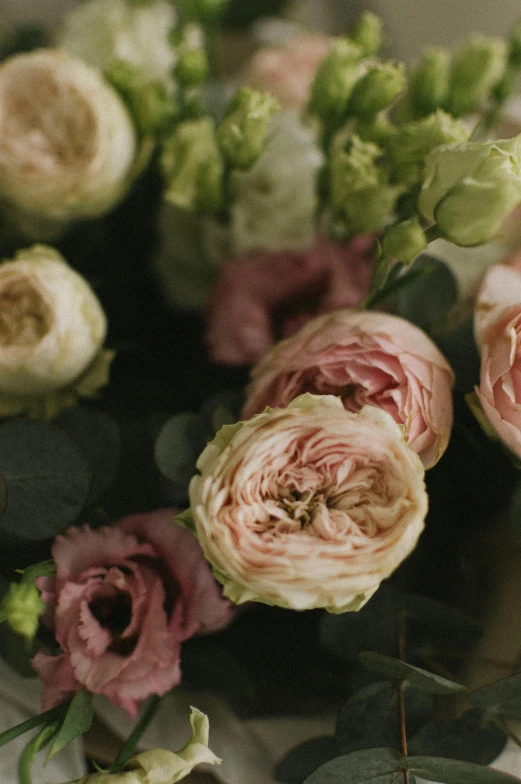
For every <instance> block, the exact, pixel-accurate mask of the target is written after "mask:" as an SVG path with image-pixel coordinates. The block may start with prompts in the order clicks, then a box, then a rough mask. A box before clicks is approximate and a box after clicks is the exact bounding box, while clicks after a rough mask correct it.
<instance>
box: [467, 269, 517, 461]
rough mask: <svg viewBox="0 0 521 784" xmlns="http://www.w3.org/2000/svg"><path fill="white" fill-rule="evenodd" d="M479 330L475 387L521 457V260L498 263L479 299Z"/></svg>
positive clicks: (493, 420) (498, 429)
mask: <svg viewBox="0 0 521 784" xmlns="http://www.w3.org/2000/svg"><path fill="white" fill-rule="evenodd" d="M474 328H475V336H476V342H477V344H478V347H479V349H480V352H481V374H480V383H479V388H478V389H477V390H476V391H477V394H478V397H479V400H480V403H481V406H482V408H483V411H484V412H485V414H486V416H487V419H488V420H489V422H490V423H491V425H492V426H493V428H494V430H495V431H496V433H497V434H498V436H499V437H500V438H501V440H502V441H503V442H504V443H505V444H506V445H507V446H508V447H509V448H510V449H511V450H512V451H513V452H514V453H515V454H516V455H517V456H518V457H521V386H520V378H521V258H520V257H519V256H517V257H515V258H514V259H512V263H511V264H496V265H495V266H494V267H491V269H490V270H489V271H488V273H487V274H486V276H485V278H484V280H483V283H482V285H481V288H480V291H479V293H478V296H477V299H476V306H475V316H474Z"/></svg>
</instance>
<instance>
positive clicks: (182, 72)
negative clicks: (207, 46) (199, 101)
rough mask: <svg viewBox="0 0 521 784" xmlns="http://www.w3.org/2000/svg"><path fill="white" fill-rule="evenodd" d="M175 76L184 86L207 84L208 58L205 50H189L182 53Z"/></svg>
mask: <svg viewBox="0 0 521 784" xmlns="http://www.w3.org/2000/svg"><path fill="white" fill-rule="evenodd" d="M174 76H175V77H176V79H177V81H178V82H179V83H180V84H181V85H183V86H184V85H193V84H201V83H202V82H205V81H206V79H207V77H208V56H207V54H206V52H205V51H204V49H187V50H186V51H185V52H181V54H180V57H179V60H178V61H177V63H176V66H175V69H174Z"/></svg>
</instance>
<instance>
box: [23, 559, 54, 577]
mask: <svg viewBox="0 0 521 784" xmlns="http://www.w3.org/2000/svg"><path fill="white" fill-rule="evenodd" d="M16 571H17V572H18V573H19V574H21V575H22V580H24V581H25V582H30V583H32V582H33V581H34V580H35V579H36V578H37V577H54V576H55V575H56V564H55V563H54V561H53V560H52V559H49V560H47V561H40V563H37V564H33V565H32V566H28V567H27V569H17V570H16Z"/></svg>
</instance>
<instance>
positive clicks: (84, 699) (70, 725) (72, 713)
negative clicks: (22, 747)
mask: <svg viewBox="0 0 521 784" xmlns="http://www.w3.org/2000/svg"><path fill="white" fill-rule="evenodd" d="M93 718H94V710H93V707H92V694H91V693H90V692H88V691H85V690H84V689H82V690H81V691H77V692H76V694H75V695H74V697H73V698H72V700H71V702H70V704H69V708H68V710H67V713H66V714H65V718H64V719H63V724H62V725H61V727H60V729H59V731H58V734H57V735H56V738H55V739H54V743H53V744H52V747H51V750H50V751H49V755H48V757H47V761H49V760H50V759H52V757H54V755H55V754H58V752H59V751H61V750H62V749H63V748H65V746H67V745H68V744H69V743H71V742H72V741H73V740H75V739H76V738H79V737H80V735H83V733H84V732H87V730H89V729H90V726H91V724H92V719H93Z"/></svg>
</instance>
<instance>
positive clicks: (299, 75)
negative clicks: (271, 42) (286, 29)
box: [245, 33, 331, 112]
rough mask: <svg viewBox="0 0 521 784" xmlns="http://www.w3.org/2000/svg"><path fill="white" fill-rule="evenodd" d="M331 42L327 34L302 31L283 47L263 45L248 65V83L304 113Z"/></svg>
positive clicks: (291, 108)
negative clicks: (319, 67) (314, 80)
mask: <svg viewBox="0 0 521 784" xmlns="http://www.w3.org/2000/svg"><path fill="white" fill-rule="evenodd" d="M330 45H331V39H330V38H329V37H328V36H327V35H322V34H320V33H301V34H298V35H293V36H291V37H290V38H289V39H288V40H287V41H285V42H284V43H282V44H281V45H280V46H266V47H262V48H261V49H259V50H258V51H257V52H256V53H255V54H254V55H253V57H252V59H251V61H250V63H249V65H248V68H247V70H246V74H245V82H246V83H247V84H248V85H250V86H251V87H255V88H256V89H257V90H263V91H264V90H266V91H268V92H270V93H271V94H272V95H274V96H275V97H276V98H277V99H278V100H279V101H280V104H281V106H282V107H283V108H284V109H290V110H292V111H295V112H301V111H302V110H303V109H304V107H305V106H306V103H307V101H308V99H309V92H310V88H311V83H312V82H313V79H314V77H315V73H316V71H317V68H318V66H319V65H320V63H321V62H322V60H323V59H324V58H325V57H326V55H327V53H328V51H329V47H330Z"/></svg>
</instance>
